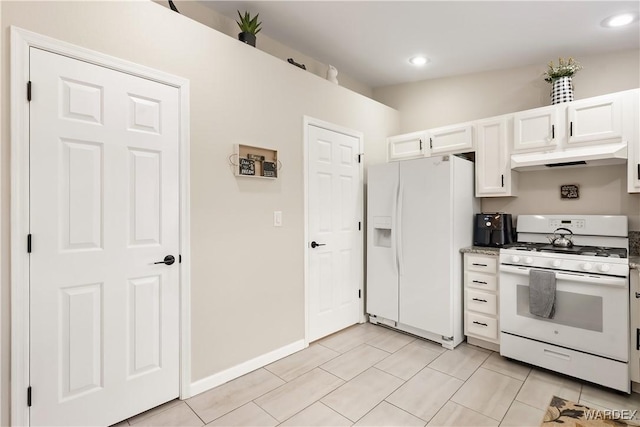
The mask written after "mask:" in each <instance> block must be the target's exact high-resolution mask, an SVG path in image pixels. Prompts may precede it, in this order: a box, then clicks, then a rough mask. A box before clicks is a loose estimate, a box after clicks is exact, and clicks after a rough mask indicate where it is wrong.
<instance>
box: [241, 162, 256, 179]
mask: <svg viewBox="0 0 640 427" xmlns="http://www.w3.org/2000/svg"><path fill="white" fill-rule="evenodd" d="M239 167H240V175H255V174H256V162H255V161H254V160H250V159H242V158H241V159H240V165H239Z"/></svg>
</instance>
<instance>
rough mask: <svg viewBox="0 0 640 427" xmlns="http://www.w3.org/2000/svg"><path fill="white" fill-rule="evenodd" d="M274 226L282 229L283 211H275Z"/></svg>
mask: <svg viewBox="0 0 640 427" xmlns="http://www.w3.org/2000/svg"><path fill="white" fill-rule="evenodd" d="M273 226H274V227H282V211H273Z"/></svg>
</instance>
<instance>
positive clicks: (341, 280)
mask: <svg viewBox="0 0 640 427" xmlns="http://www.w3.org/2000/svg"><path fill="white" fill-rule="evenodd" d="M307 135H308V144H309V147H308V156H309V157H308V200H309V206H308V236H309V241H308V242H307V244H308V245H309V249H308V253H309V257H308V265H309V267H308V277H309V283H308V292H309V295H308V300H307V301H308V308H307V316H308V319H307V321H308V340H309V341H314V340H317V339H319V338H322V337H323V336H326V335H329V334H332V333H334V332H337V331H339V330H341V329H344V328H346V327H347V326H351V325H353V324H355V323H357V322H358V320H359V316H360V298H361V287H362V278H363V275H364V271H363V259H362V246H363V241H362V231H361V229H360V228H361V221H362V178H361V176H362V175H361V164H360V163H359V162H358V153H360V139H359V138H356V137H354V136H350V135H346V134H344V133H339V132H335V131H332V130H327V129H324V128H321V127H318V126H314V125H308V128H307ZM313 242H315V243H313ZM316 244H319V245H322V246H316ZM314 246H315V247H314Z"/></svg>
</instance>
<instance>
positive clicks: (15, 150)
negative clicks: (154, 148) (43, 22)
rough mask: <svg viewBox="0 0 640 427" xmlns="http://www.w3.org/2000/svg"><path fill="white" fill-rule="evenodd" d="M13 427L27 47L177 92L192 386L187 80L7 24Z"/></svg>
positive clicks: (183, 369) (23, 351) (184, 352)
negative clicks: (9, 32)
mask: <svg viewBox="0 0 640 427" xmlns="http://www.w3.org/2000/svg"><path fill="white" fill-rule="evenodd" d="M10 42H11V65H10V66H11V82H10V92H11V94H10V96H11V120H10V123H11V425H19V426H28V425H29V408H28V406H27V387H28V386H29V287H28V284H29V255H28V254H27V235H28V234H29V221H28V218H29V209H30V207H29V103H28V101H27V97H26V87H27V82H28V81H29V49H30V48H32V47H35V48H38V49H43V50H46V51H49V52H52V53H56V54H59V55H64V56H67V57H70V58H73V59H78V60H81V61H85V62H89V63H92V64H96V65H99V66H102V67H106V68H110V69H112V70H116V71H120V72H123V73H127V74H130V75H133V76H137V77H142V78H145V79H148V80H153V81H156V82H158V83H162V84H166V85H169V86H172V87H175V88H177V89H178V90H179V93H180V95H179V96H180V134H179V139H180V141H179V144H180V253H181V255H182V263H181V264H180V398H181V399H185V398H187V397H189V396H190V389H191V339H190V338H191V328H190V327H191V323H190V319H191V304H190V288H191V282H190V279H191V274H190V269H191V263H190V261H191V260H190V250H189V248H190V225H189V221H190V208H189V188H190V185H189V144H190V136H189V80H187V79H184V78H182V77H178V76H174V75H171V74H168V73H164V72H162V71H158V70H154V69H152V68H148V67H146V66H142V65H139V64H135V63H133V62H129V61H125V60H122V59H119V58H116V57H113V56H109V55H106V54H103V53H100V52H96V51H93V50H89V49H86V48H83V47H80V46H75V45H72V44H69V43H66V42H63V41H59V40H56V39H53V38H50V37H47V36H43V35H40V34H37V33H33V32H31V31H27V30H23V29H21V28H17V27H13V26H12V27H11V40H10Z"/></svg>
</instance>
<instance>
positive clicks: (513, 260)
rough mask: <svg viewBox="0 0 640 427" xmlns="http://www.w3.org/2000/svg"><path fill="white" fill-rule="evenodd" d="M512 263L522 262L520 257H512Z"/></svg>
mask: <svg viewBox="0 0 640 427" xmlns="http://www.w3.org/2000/svg"><path fill="white" fill-rule="evenodd" d="M511 262H520V257H519V256H518V255H513V256H512V257H511Z"/></svg>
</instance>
